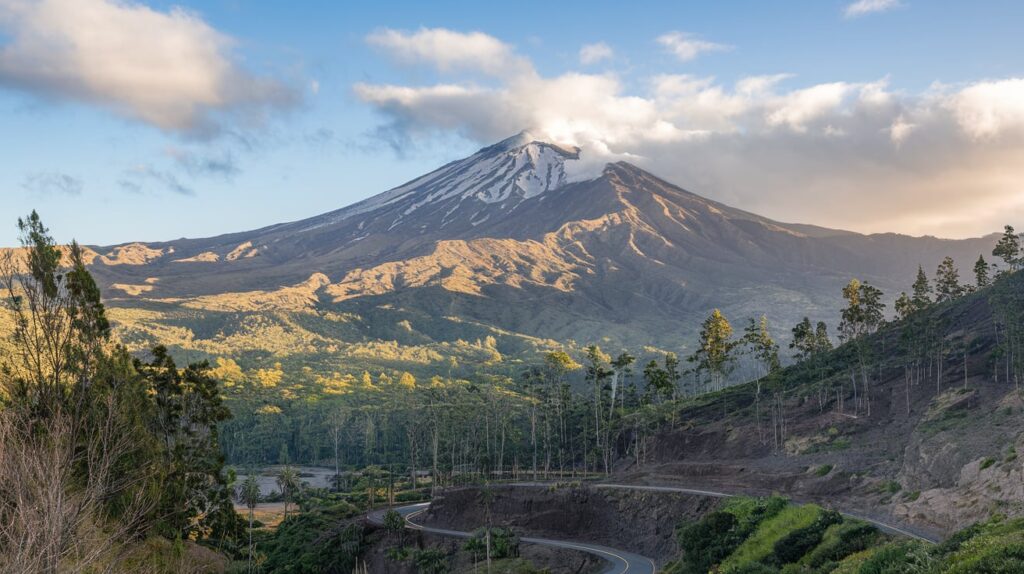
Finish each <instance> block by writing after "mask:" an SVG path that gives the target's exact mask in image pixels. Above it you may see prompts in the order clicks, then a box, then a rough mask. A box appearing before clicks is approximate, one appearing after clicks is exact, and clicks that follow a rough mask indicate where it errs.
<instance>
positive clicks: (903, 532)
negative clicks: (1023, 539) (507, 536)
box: [523, 483, 942, 544]
mask: <svg viewBox="0 0 1024 574" xmlns="http://www.w3.org/2000/svg"><path fill="white" fill-rule="evenodd" d="M526 485H530V486H532V485H533V484H531V483H523V486H526ZM592 486H593V487H594V488H615V489H621V490H646V491H649V492H678V493H681V494H696V495H699V496H711V497H714V498H733V497H736V496H748V495H747V494H743V493H741V494H735V493H733V494H729V493H726V492H715V491H712V490H697V489H694V488H683V487H681V486H648V485H639V484H611V483H597V484H593V485H592ZM794 502H795V501H794ZM797 504H801V503H800V502H797ZM837 511H838V512H839V514H842V515H843V516H845V517H847V518H853V519H854V520H860V521H861V522H867V523H869V524H872V525H874V526H875V527H876V528H878V529H879V530H881V531H882V532H885V533H886V534H893V535H896V536H905V537H907V538H913V539H915V540H920V541H922V542H927V543H929V544H937V543H939V542H941V541H942V540H941V539H940V538H939V537H937V536H935V535H934V534H932V533H925V532H922V531H911V530H910V529H909V528H908V527H906V526H903V525H896V524H892V523H891V522H883V521H881V520H878V519H875V518H871V517H870V516H864V515H862V514H855V513H853V512H846V511H843V510H838V509H837Z"/></svg>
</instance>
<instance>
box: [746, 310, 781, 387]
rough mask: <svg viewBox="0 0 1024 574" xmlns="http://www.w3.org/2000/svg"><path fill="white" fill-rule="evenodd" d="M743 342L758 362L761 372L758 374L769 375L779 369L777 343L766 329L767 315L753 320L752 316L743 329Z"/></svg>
mask: <svg viewBox="0 0 1024 574" xmlns="http://www.w3.org/2000/svg"><path fill="white" fill-rule="evenodd" d="M743 344H744V345H746V346H747V347H748V348H749V349H750V351H751V353H752V354H753V355H754V358H755V359H756V360H757V362H758V363H759V364H760V366H761V368H762V372H761V373H759V375H760V376H765V375H769V374H771V373H774V372H775V371H777V370H779V368H780V367H781V363H780V361H779V345H778V344H777V343H776V342H775V339H773V338H772V335H771V333H770V332H769V329H768V317H766V316H764V315H761V319H760V320H758V321H755V320H754V319H753V318H751V319H750V321H749V322H748V323H747V326H746V328H745V329H744V330H743Z"/></svg>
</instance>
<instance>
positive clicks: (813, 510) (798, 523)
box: [722, 504, 821, 572]
mask: <svg viewBox="0 0 1024 574" xmlns="http://www.w3.org/2000/svg"><path fill="white" fill-rule="evenodd" d="M820 514H821V508H819V507H818V506H815V505H813V504H808V505H804V506H788V507H786V508H784V509H783V510H782V511H781V512H779V513H778V514H776V515H775V516H774V517H772V518H770V519H768V520H765V521H764V522H763V523H761V524H760V525H759V526H758V527H757V530H756V531H755V532H754V533H753V534H752V535H751V536H750V537H749V538H747V540H745V541H744V542H743V544H741V545H740V546H739V548H737V549H736V551H735V552H733V553H732V554H731V555H730V556H729V558H728V559H727V560H726V561H725V562H723V563H722V571H723V572H732V571H733V569H734V568H737V567H739V566H741V565H743V564H746V563H748V562H761V561H763V560H765V559H766V558H768V557H769V556H771V555H772V554H773V551H774V549H775V543H776V542H778V541H779V540H780V539H782V538H784V537H785V536H787V535H789V534H790V533H791V532H793V531H794V530H797V529H802V528H805V527H807V526H810V525H811V524H813V523H814V522H815V521H816V520H817V519H818V517H819V515H820Z"/></svg>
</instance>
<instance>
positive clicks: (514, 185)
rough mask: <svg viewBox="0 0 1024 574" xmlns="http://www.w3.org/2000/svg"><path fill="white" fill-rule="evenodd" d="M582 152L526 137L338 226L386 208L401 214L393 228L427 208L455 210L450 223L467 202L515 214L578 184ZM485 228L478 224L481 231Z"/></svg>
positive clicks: (386, 196)
mask: <svg viewBox="0 0 1024 574" xmlns="http://www.w3.org/2000/svg"><path fill="white" fill-rule="evenodd" d="M579 157H580V156H579V149H578V148H572V149H569V148H566V147H563V146H558V145H555V144H550V143H545V142H541V141H537V140H535V139H533V137H532V136H531V135H530V134H529V133H527V132H523V133H520V134H518V135H516V136H513V137H511V138H509V139H507V140H504V141H502V142H499V143H497V144H494V145H492V146H489V147H486V148H483V149H481V150H480V151H478V152H476V153H475V154H473V155H471V156H469V157H467V158H465V159H461V160H458V161H454V162H452V163H449V164H447V165H445V166H443V167H441V168H440V169H437V170H435V171H433V172H431V173H428V174H427V175H424V176H422V177H419V178H416V179H414V180H412V181H410V182H409V183H406V184H405V185H402V186H399V187H396V188H394V189H392V190H389V191H386V192H384V193H382V194H380V195H376V196H374V197H371V198H369V199H366V200H364V201H361V202H359V203H356V204H355V205H352V206H350V207H348V208H345V209H342V210H340V211H337V212H335V213H334V214H333V215H332V216H331V217H330V221H322V222H319V224H318V225H317V226H320V225H325V224H330V223H334V222H337V221H341V220H345V219H349V218H351V217H354V216H357V215H362V214H367V213H371V212H377V211H380V210H382V209H385V208H391V209H393V210H395V211H397V213H396V214H395V215H396V219H395V221H394V222H393V223H392V227H395V226H397V225H399V224H400V222H401V220H403V219H405V218H407V217H409V216H410V215H411V214H413V213H415V212H416V211H418V210H420V209H422V208H423V207H424V206H427V205H436V204H440V203H445V204H450V207H448V208H447V209H446V211H447V213H446V215H445V217H444V219H445V220H448V219H449V216H450V215H453V214H455V213H456V212H458V211H460V209H459V208H460V207H461V206H462V205H463V203H464V202H466V201H471V202H472V203H476V202H477V201H479V202H481V203H485V204H501V206H502V207H503V208H505V207H507V208H510V209H514V208H515V206H517V205H518V204H519V202H521V201H523V200H526V199H530V198H532V197H536V196H538V195H541V194H543V193H545V192H547V191H551V190H554V189H557V188H559V187H562V186H564V185H566V184H567V183H570V182H571V181H576V179H575V178H573V179H570V177H569V173H568V171H567V169H566V164H567V162H568V161H569V160H572V161H576V160H578V159H579ZM479 223H482V222H481V221H478V222H476V223H474V225H477V224H479Z"/></svg>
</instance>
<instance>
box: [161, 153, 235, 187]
mask: <svg viewBox="0 0 1024 574" xmlns="http://www.w3.org/2000/svg"><path fill="white" fill-rule="evenodd" d="M167 155H169V156H170V157H171V158H172V159H174V163H175V164H176V165H177V166H178V167H179V168H181V169H183V170H184V171H185V173H187V174H188V175H189V176H191V177H194V178H195V177H216V178H219V179H223V180H225V181H230V180H232V179H234V178H235V176H237V175H238V174H240V173H241V172H242V170H241V168H239V167H238V163H237V161H236V159H235V156H234V154H232V153H231V152H221V153H196V152H193V151H188V150H183V149H179V148H170V149H168V150H167Z"/></svg>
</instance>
